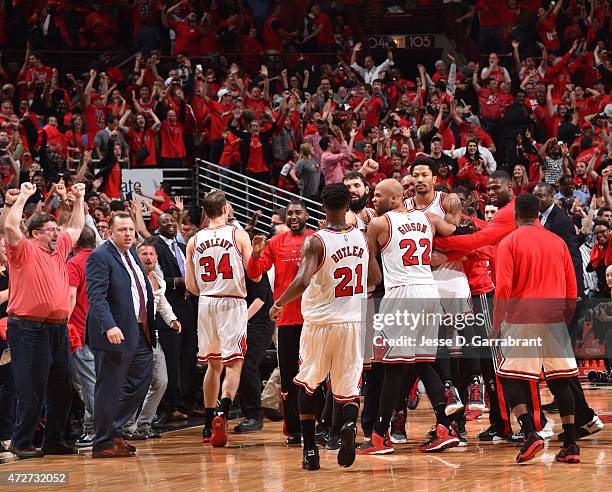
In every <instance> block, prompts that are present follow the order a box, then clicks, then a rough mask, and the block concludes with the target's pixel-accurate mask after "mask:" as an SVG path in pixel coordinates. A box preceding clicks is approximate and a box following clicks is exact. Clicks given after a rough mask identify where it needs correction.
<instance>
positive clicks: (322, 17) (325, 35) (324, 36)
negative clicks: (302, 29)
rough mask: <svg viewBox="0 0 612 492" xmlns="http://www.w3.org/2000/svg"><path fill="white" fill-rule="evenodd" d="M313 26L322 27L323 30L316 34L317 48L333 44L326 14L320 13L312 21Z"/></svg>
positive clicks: (331, 31)
mask: <svg viewBox="0 0 612 492" xmlns="http://www.w3.org/2000/svg"><path fill="white" fill-rule="evenodd" d="M314 24H315V26H317V27H318V26H323V29H321V31H320V32H319V34H317V36H316V39H317V44H318V45H319V46H329V45H330V44H334V30H333V29H332V25H331V21H330V20H329V17H328V16H327V14H324V13H323V12H321V13H320V14H319V15H317V16H316V17H315V19H314Z"/></svg>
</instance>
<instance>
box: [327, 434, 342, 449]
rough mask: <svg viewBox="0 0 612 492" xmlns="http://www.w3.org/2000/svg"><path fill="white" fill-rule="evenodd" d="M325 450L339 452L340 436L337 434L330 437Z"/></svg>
mask: <svg viewBox="0 0 612 492" xmlns="http://www.w3.org/2000/svg"><path fill="white" fill-rule="evenodd" d="M325 449H326V450H327V451H338V450H339V449H340V436H338V435H335V434H332V435H330V436H329V437H328V438H327V442H326V443H325Z"/></svg>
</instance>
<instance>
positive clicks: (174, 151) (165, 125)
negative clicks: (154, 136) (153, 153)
mask: <svg viewBox="0 0 612 492" xmlns="http://www.w3.org/2000/svg"><path fill="white" fill-rule="evenodd" d="M160 133H161V153H160V155H161V156H162V157H167V158H169V159H180V158H182V157H185V156H186V155H187V153H186V151H185V141H184V140H183V125H182V124H180V123H178V122H177V123H176V124H175V125H171V124H170V123H169V122H168V121H167V120H164V121H162V126H161V131H160Z"/></svg>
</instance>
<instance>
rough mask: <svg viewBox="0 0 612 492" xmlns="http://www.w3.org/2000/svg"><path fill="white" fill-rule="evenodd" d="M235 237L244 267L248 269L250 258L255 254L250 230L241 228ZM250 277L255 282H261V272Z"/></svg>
mask: <svg viewBox="0 0 612 492" xmlns="http://www.w3.org/2000/svg"><path fill="white" fill-rule="evenodd" d="M235 237H236V243H237V246H238V249H239V250H240V254H241V255H242V265H243V266H244V269H245V270H247V268H248V266H249V260H250V259H251V256H252V255H253V246H251V238H250V237H249V234H248V232H246V231H242V230H239V229H237V230H236V236H235ZM247 275H248V273H247ZM249 278H250V279H251V280H252V281H253V282H259V281H260V280H261V274H259V275H257V276H256V277H251V276H249Z"/></svg>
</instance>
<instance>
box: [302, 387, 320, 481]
mask: <svg viewBox="0 0 612 492" xmlns="http://www.w3.org/2000/svg"><path fill="white" fill-rule="evenodd" d="M298 405H299V409H300V427H301V430H302V439H303V442H304V453H303V459H302V468H303V469H304V470H318V469H319V468H320V465H319V451H318V450H317V443H316V441H315V410H316V401H315V399H314V398H313V397H312V394H309V392H308V390H307V388H306V387H304V386H303V387H301V388H300V389H299V393H298Z"/></svg>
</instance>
